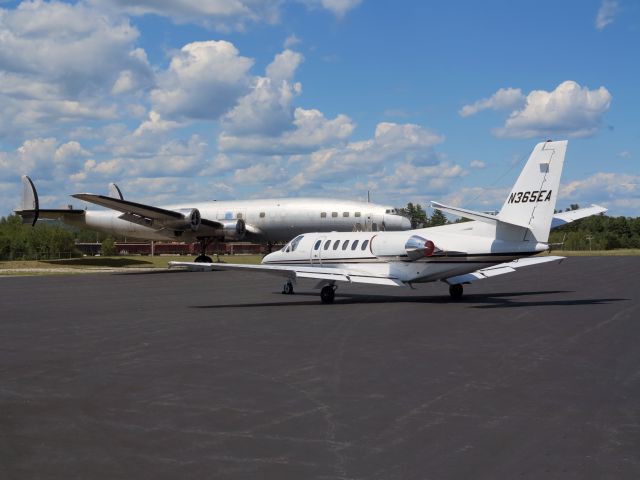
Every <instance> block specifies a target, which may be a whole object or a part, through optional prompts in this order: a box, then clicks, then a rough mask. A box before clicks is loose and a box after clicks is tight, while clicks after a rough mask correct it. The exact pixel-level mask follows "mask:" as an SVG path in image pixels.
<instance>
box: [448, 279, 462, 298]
mask: <svg viewBox="0 0 640 480" xmlns="http://www.w3.org/2000/svg"><path fill="white" fill-rule="evenodd" d="M463 291H464V289H463V288H462V284H461V283H456V284H454V285H449V295H451V298H452V299H453V300H460V299H461V298H462V292H463Z"/></svg>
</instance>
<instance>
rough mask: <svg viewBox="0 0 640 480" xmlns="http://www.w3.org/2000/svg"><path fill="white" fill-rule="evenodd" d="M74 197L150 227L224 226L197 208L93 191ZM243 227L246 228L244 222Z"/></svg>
mask: <svg viewBox="0 0 640 480" xmlns="http://www.w3.org/2000/svg"><path fill="white" fill-rule="evenodd" d="M114 186H115V184H114ZM116 188H117V186H116ZM118 191H119V190H118ZM72 197H75V198H78V199H80V200H84V201H85V202H90V203H94V204H96V205H100V206H102V207H107V208H110V209H112V210H116V211H118V212H122V215H120V218H121V219H122V220H127V221H129V222H133V223H137V224H139V225H145V226H149V227H151V226H152V225H154V224H155V225H157V226H158V227H164V226H171V227H177V228H178V229H181V228H187V227H192V228H194V229H197V228H198V226H200V225H204V226H206V227H209V228H213V229H220V228H223V227H224V225H223V224H222V223H220V222H218V221H216V220H208V219H206V218H200V212H199V211H198V210H197V209H185V210H183V211H175V210H167V209H165V208H160V207H154V206H152V205H145V204H143V203H137V202H132V201H130V200H124V199H123V198H116V197H113V196H108V197H107V196H105V195H95V194H93V193H76V194H75V195H72ZM242 228H243V229H244V223H243V225H242Z"/></svg>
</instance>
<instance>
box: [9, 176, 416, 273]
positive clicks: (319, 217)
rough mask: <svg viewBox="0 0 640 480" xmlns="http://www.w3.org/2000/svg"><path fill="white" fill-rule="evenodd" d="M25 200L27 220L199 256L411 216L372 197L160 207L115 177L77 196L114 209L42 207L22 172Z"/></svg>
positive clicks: (383, 225)
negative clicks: (182, 245)
mask: <svg viewBox="0 0 640 480" xmlns="http://www.w3.org/2000/svg"><path fill="white" fill-rule="evenodd" d="M22 185H23V191H22V206H21V208H20V209H19V210H16V214H18V215H20V216H21V217H22V219H23V222H24V223H31V224H32V225H35V223H36V221H37V220H38V219H39V218H46V219H55V220H60V221H62V222H63V223H66V224H69V225H72V226H75V227H81V228H90V229H93V230H98V231H102V232H106V233H109V234H111V235H116V236H125V237H129V238H139V239H144V240H165V241H166V240H169V241H185V242H194V241H198V242H200V246H201V254H200V256H199V257H198V258H197V259H196V262H211V258H210V257H208V256H206V255H205V250H206V247H207V245H208V244H209V243H210V242H212V241H222V242H227V241H240V240H246V241H252V242H258V243H269V244H273V243H277V242H286V241H289V240H291V239H292V238H294V237H295V236H297V235H299V234H300V233H302V232H308V231H318V232H331V231H372V232H375V231H382V230H385V231H395V230H408V229H410V228H411V222H410V221H409V219H408V218H406V217H404V216H402V215H400V214H399V212H398V210H397V209H395V208H393V207H390V206H385V205H378V204H374V203H369V202H357V201H349V200H340V199H335V198H281V199H260V200H258V199H256V200H233V201H208V202H198V203H184V204H179V205H170V206H162V207H156V206H152V205H144V204H141V203H136V202H132V201H130V200H125V199H124V198H123V195H122V192H121V190H120V189H119V188H118V186H117V185H116V184H114V183H112V184H110V186H109V195H108V196H106V195H95V194H91V193H78V194H75V195H73V197H75V198H78V199H80V200H84V201H86V202H90V203H94V204H96V205H100V206H102V207H106V208H108V209H110V210H80V209H72V208H69V209H42V208H40V205H39V201H38V193H37V191H36V188H35V185H34V184H33V182H32V181H31V179H30V178H29V177H28V176H26V175H24V176H23V177H22Z"/></svg>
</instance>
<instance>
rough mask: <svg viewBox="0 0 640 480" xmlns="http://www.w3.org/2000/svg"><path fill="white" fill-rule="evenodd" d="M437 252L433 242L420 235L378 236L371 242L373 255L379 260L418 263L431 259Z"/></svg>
mask: <svg viewBox="0 0 640 480" xmlns="http://www.w3.org/2000/svg"><path fill="white" fill-rule="evenodd" d="M435 250H436V246H435V245H434V244H433V242H432V241H431V240H427V239H426V238H423V237H421V236H419V235H411V236H410V237H408V238H407V237H406V235H394V234H390V235H377V236H375V237H374V238H373V239H372V240H371V253H373V254H374V255H375V256H376V257H378V258H384V259H387V260H388V259H392V258H396V259H399V260H406V259H407V257H408V259H409V260H410V261H412V262H413V261H416V260H419V259H421V258H423V257H430V256H431V255H433V253H434V252H435Z"/></svg>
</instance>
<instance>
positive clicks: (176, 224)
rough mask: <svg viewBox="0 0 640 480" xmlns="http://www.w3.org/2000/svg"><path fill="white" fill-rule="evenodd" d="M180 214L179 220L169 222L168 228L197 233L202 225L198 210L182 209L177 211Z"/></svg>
mask: <svg viewBox="0 0 640 480" xmlns="http://www.w3.org/2000/svg"><path fill="white" fill-rule="evenodd" d="M178 212H180V213H181V214H182V218H181V219H176V220H175V221H172V222H170V224H169V225H167V226H169V227H171V228H173V229H174V230H187V229H191V230H192V231H194V232H195V231H197V230H198V228H200V224H201V223H202V217H201V216H200V210H198V209H197V208H183V209H180V210H178Z"/></svg>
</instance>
